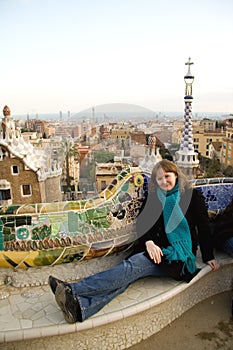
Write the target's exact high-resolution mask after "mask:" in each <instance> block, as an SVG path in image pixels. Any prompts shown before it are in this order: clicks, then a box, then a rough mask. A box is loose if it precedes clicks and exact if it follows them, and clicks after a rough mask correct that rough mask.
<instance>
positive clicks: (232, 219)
mask: <svg viewBox="0 0 233 350" xmlns="http://www.w3.org/2000/svg"><path fill="white" fill-rule="evenodd" d="M230 237H233V199H232V201H231V203H230V204H228V206H227V207H226V208H225V210H224V211H223V212H222V213H220V214H218V215H217V216H216V218H215V219H214V220H213V240H214V246H215V247H216V248H218V249H221V248H222V245H223V243H224V242H225V240H226V239H228V238H230Z"/></svg>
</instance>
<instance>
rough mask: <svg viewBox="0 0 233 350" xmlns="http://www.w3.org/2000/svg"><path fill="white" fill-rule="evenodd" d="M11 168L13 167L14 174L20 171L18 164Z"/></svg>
mask: <svg viewBox="0 0 233 350" xmlns="http://www.w3.org/2000/svg"><path fill="white" fill-rule="evenodd" d="M11 169H12V174H13V175H17V174H18V173H19V167H18V165H12V167H11Z"/></svg>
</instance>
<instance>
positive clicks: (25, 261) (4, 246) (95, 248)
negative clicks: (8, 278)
mask: <svg viewBox="0 0 233 350" xmlns="http://www.w3.org/2000/svg"><path fill="white" fill-rule="evenodd" d="M148 179H149V175H148V174H146V173H142V171H141V170H140V169H139V168H128V169H124V170H123V171H122V172H121V173H120V174H119V175H118V176H117V177H116V178H115V179H114V180H113V181H112V183H111V184H110V185H109V186H108V187H107V188H106V189H105V190H104V191H102V192H101V193H99V194H98V196H96V197H93V198H90V199H86V200H78V201H69V202H56V203H45V204H42V203H37V204H30V205H20V206H17V205H12V206H8V207H1V208H0V267H13V268H19V267H21V268H28V267H32V266H43V265H55V264H61V263H67V262H72V261H79V260H82V259H91V258H93V257H98V256H103V255H107V254H110V253H113V252H118V251H122V250H125V249H128V248H129V247H130V246H131V245H132V244H133V242H134V241H135V239H136V233H135V227H134V226H135V220H136V217H137V215H138V213H139V210H140V207H141V205H142V201H143V199H144V198H145V196H146V194H147V188H148Z"/></svg>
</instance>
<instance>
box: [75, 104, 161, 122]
mask: <svg viewBox="0 0 233 350" xmlns="http://www.w3.org/2000/svg"><path fill="white" fill-rule="evenodd" d="M93 108H94V116H95V118H97V119H99V118H102V119H104V120H107V119H114V117H115V118H118V117H121V118H123V119H124V117H125V118H126V119H129V118H130V117H131V118H142V117H155V116H156V112H154V111H152V110H150V109H148V108H145V107H142V106H138V105H133V104H128V103H108V104H102V105H98V106H94V107H93ZM92 113H93V112H92V107H91V108H88V109H86V110H83V111H81V112H78V113H76V114H73V115H72V117H71V118H70V119H72V120H75V119H80V118H81V119H85V118H92Z"/></svg>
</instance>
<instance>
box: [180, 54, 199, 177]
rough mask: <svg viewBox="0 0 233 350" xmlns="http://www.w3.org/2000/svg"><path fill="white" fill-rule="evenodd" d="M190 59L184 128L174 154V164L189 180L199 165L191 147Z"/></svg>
mask: <svg viewBox="0 0 233 350" xmlns="http://www.w3.org/2000/svg"><path fill="white" fill-rule="evenodd" d="M192 64H193V62H191V58H190V57H189V59H188V62H186V63H185V65H187V66H188V72H187V74H186V75H185V76H184V81H185V96H184V103H185V109H184V112H185V113H184V126H183V132H182V137H181V142H180V148H179V151H177V152H176V164H177V165H178V166H179V168H181V169H182V171H183V172H184V173H185V174H186V176H187V177H188V178H189V179H192V178H194V177H196V169H197V167H198V164H199V160H198V154H197V152H195V151H194V146H193V129H192V101H193V96H192V84H193V81H194V76H193V75H192V73H191V65H192Z"/></svg>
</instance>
